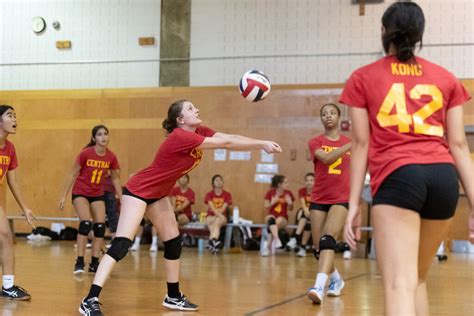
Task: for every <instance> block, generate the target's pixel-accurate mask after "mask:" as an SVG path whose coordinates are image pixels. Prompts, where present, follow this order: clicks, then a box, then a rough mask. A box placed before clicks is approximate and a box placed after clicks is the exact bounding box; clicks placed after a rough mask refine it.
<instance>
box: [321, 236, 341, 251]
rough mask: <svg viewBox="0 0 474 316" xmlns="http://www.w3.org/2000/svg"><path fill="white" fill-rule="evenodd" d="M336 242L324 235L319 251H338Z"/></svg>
mask: <svg viewBox="0 0 474 316" xmlns="http://www.w3.org/2000/svg"><path fill="white" fill-rule="evenodd" d="M336 244H337V243H336V240H335V239H334V237H332V236H331V235H323V236H321V239H319V251H323V250H333V251H335V250H336Z"/></svg>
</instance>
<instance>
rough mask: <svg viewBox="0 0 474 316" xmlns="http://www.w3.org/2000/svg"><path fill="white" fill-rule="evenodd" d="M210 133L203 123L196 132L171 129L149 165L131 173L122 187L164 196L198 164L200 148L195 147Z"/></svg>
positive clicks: (152, 196)
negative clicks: (132, 174)
mask: <svg viewBox="0 0 474 316" xmlns="http://www.w3.org/2000/svg"><path fill="white" fill-rule="evenodd" d="M214 134H215V132H214V131H213V130H212V129H210V128H207V127H205V126H200V127H198V128H197V129H196V132H190V131H186V130H184V129H182V128H179V127H177V128H175V129H174V130H173V131H172V132H171V133H170V134H169V135H168V137H167V138H166V139H165V141H164V142H163V143H162V144H161V146H160V148H159V149H158V152H157V153H156V156H155V159H154V160H153V162H152V163H151V165H149V166H148V167H146V168H145V169H142V170H140V171H139V172H137V173H136V174H135V175H134V176H132V177H131V178H130V179H129V180H128V182H127V184H126V185H125V187H126V188H127V189H128V190H129V191H130V192H131V193H133V194H135V195H137V196H139V197H141V198H144V199H159V198H162V197H164V196H167V195H168V194H169V193H170V191H171V189H172V188H173V187H174V185H175V183H176V181H177V180H178V179H179V178H180V177H182V176H183V175H185V174H187V173H188V172H190V171H191V170H193V169H194V168H196V167H197V166H198V165H199V163H200V162H201V158H202V150H201V149H198V147H199V146H200V145H201V144H202V142H203V141H204V139H205V138H206V137H212V136H213V135H214Z"/></svg>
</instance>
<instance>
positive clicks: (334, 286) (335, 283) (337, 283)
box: [328, 278, 345, 297]
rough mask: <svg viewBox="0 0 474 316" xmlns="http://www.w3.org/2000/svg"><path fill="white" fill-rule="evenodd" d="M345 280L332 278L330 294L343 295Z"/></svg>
mask: <svg viewBox="0 0 474 316" xmlns="http://www.w3.org/2000/svg"><path fill="white" fill-rule="evenodd" d="M344 285H345V283H344V280H343V279H342V278H340V279H339V280H330V281H329V286H328V296H332V297H336V296H340V295H341V290H342V289H343V288H344Z"/></svg>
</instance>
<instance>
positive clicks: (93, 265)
mask: <svg viewBox="0 0 474 316" xmlns="http://www.w3.org/2000/svg"><path fill="white" fill-rule="evenodd" d="M98 268H99V261H97V262H96V263H92V262H91V263H90V264H89V272H91V273H96V272H97V269H98Z"/></svg>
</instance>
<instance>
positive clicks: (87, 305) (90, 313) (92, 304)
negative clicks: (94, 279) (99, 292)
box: [79, 297, 103, 316]
mask: <svg viewBox="0 0 474 316" xmlns="http://www.w3.org/2000/svg"><path fill="white" fill-rule="evenodd" d="M100 305H102V303H100V302H99V299H98V298H97V297H91V298H88V299H87V300H86V298H85V297H84V299H83V300H82V302H81V305H80V306H79V313H81V314H82V315H86V316H102V315H103V314H102V312H101V311H100Z"/></svg>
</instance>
